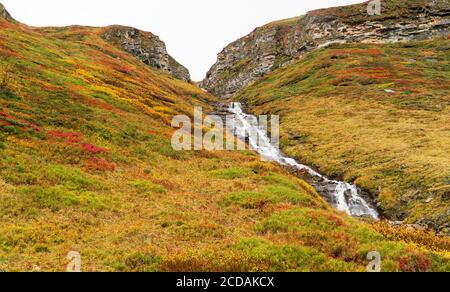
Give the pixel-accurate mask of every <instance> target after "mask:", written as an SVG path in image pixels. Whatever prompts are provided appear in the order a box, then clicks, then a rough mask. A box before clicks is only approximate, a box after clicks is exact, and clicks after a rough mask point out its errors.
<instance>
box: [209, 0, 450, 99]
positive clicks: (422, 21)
mask: <svg viewBox="0 0 450 292" xmlns="http://www.w3.org/2000/svg"><path fill="white" fill-rule="evenodd" d="M367 8H368V4H367V3H363V4H357V5H350V6H345V7H336V8H329V9H321V10H316V11H312V12H309V13H307V14H306V15H305V16H302V17H298V18H293V19H288V20H283V21H278V22H273V23H270V24H268V25H265V26H263V27H260V28H257V29H256V30H255V31H253V32H252V33H250V34H249V35H247V36H245V37H243V38H241V39H239V40H237V41H235V42H233V43H231V44H230V45H228V46H227V47H226V48H225V49H224V50H223V51H222V52H221V53H219V55H218V60H217V62H216V64H215V65H214V66H213V67H212V68H211V69H210V71H209V72H208V74H207V77H206V79H205V80H203V81H202V83H201V87H203V88H204V89H206V90H208V91H209V92H210V93H212V94H214V95H216V96H219V97H229V96H232V95H234V94H235V93H237V92H238V91H240V90H242V89H243V88H245V87H246V86H248V85H249V84H250V83H252V82H253V81H255V80H257V79H258V78H259V77H261V76H263V75H264V74H266V73H267V72H270V71H272V70H274V69H277V68H279V67H282V66H284V65H287V64H290V63H292V62H293V61H294V60H295V59H297V58H300V57H302V56H303V55H305V54H306V53H308V52H310V51H312V50H315V49H318V48H321V47H326V46H329V45H331V44H333V43H350V42H366V43H383V42H399V41H411V40H421V39H429V38H432V37H435V36H445V37H447V36H448V35H449V33H450V2H449V1H448V0H414V1H398V0H384V1H381V8H382V9H381V14H380V15H370V14H369V13H368V9H367Z"/></svg>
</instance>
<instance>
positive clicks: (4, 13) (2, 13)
mask: <svg viewBox="0 0 450 292" xmlns="http://www.w3.org/2000/svg"><path fill="white" fill-rule="evenodd" d="M0 18H4V19H6V20H8V21H11V22H16V20H15V19H14V18H12V17H11V14H9V12H8V10H6V8H5V6H3V4H2V3H0Z"/></svg>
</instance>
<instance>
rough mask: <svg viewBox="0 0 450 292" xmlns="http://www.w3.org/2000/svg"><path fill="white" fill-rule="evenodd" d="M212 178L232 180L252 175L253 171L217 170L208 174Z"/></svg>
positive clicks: (239, 169) (243, 169)
mask: <svg viewBox="0 0 450 292" xmlns="http://www.w3.org/2000/svg"><path fill="white" fill-rule="evenodd" d="M210 173H211V175H212V176H214V177H216V178H220V179H226V180H233V179H237V178H244V177H248V176H251V175H253V174H254V173H253V171H252V170H251V169H249V168H228V169H219V170H214V171H211V172H210Z"/></svg>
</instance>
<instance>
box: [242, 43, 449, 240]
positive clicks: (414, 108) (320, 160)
mask: <svg viewBox="0 0 450 292" xmlns="http://www.w3.org/2000/svg"><path fill="white" fill-rule="evenodd" d="M448 80H450V41H449V40H447V39H435V40H432V41H415V42H409V43H401V44H389V45H388V44H386V45H363V44H354V45H334V46H332V47H331V48H328V49H321V50H318V51H316V52H314V53H312V54H310V55H308V56H307V57H305V58H303V59H302V60H299V61H297V62H295V63H294V64H292V65H289V66H287V67H286V68H282V69H279V70H277V71H275V72H273V73H272V74H269V75H268V76H266V77H265V78H263V79H262V80H260V81H257V82H255V83H254V84H252V85H251V86H249V87H247V88H246V89H245V90H243V91H242V92H240V93H239V94H238V96H237V97H236V98H237V99H238V100H241V101H243V102H245V103H247V104H248V106H249V108H250V109H251V111H252V112H255V113H257V114H261V113H263V114H280V115H281V117H282V119H281V120H282V124H281V130H282V132H283V134H282V135H283V138H282V146H283V150H284V151H285V152H286V153H287V154H289V155H292V156H295V157H299V158H300V159H301V160H302V161H304V162H306V163H307V164H310V165H316V166H317V167H318V168H319V169H320V170H321V171H322V172H324V173H326V174H329V175H332V176H337V177H341V178H342V177H343V178H345V179H346V180H347V181H352V182H355V183H356V184H357V185H359V186H361V187H363V188H364V189H366V190H369V191H370V192H371V193H372V194H373V195H374V196H375V197H376V198H378V199H379V201H380V207H382V208H383V209H384V210H385V214H386V215H387V216H388V217H389V218H391V219H392V220H406V221H405V222H409V223H419V224H422V225H424V226H426V227H429V228H433V229H436V230H439V231H441V232H443V233H446V234H450V228H449V227H450V201H449V199H450V185H449V181H448V176H449V175H450V154H449V153H450V128H449V125H450V108H449V105H450V85H449V83H448Z"/></svg>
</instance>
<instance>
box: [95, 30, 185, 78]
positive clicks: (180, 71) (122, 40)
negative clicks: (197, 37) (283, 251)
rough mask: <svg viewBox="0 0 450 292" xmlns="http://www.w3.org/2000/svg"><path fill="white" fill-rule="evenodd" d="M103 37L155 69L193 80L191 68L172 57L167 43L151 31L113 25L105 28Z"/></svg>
mask: <svg viewBox="0 0 450 292" xmlns="http://www.w3.org/2000/svg"><path fill="white" fill-rule="evenodd" d="M103 38H104V39H105V40H107V41H109V42H111V43H113V44H115V45H117V46H119V47H121V48H122V49H123V50H125V51H126V52H128V53H130V54H131V55H133V56H135V57H137V58H139V59H140V60H141V61H142V62H144V63H145V64H147V65H149V66H151V67H153V68H155V69H158V70H161V71H163V72H165V73H168V74H171V75H172V76H174V77H175V78H177V79H180V80H184V81H186V82H190V81H191V77H190V74H189V70H188V69H186V68H185V67H183V66H182V65H180V64H179V63H178V62H177V61H176V60H175V59H174V58H172V57H171V56H170V55H169V54H168V53H167V49H166V45H165V43H164V42H163V41H161V40H160V39H159V37H158V36H156V35H154V34H152V33H150V32H144V31H141V30H138V29H135V28H132V27H125V26H111V27H108V28H106V29H105V31H104V32H103Z"/></svg>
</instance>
